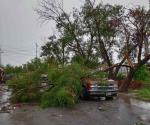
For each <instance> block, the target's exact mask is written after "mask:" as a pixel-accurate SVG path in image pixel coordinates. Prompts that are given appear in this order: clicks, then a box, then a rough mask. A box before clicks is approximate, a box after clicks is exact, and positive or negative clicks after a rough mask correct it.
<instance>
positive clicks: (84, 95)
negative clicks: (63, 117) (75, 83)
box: [80, 88, 89, 100]
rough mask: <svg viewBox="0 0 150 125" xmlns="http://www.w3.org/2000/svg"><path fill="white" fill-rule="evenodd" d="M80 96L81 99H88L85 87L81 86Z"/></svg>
mask: <svg viewBox="0 0 150 125" xmlns="http://www.w3.org/2000/svg"><path fill="white" fill-rule="evenodd" d="M80 98H81V99H83V100H88V99H89V93H88V92H87V90H86V88H83V90H82V93H81V95H80Z"/></svg>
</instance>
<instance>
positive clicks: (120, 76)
mask: <svg viewBox="0 0 150 125" xmlns="http://www.w3.org/2000/svg"><path fill="white" fill-rule="evenodd" d="M116 79H117V80H123V79H124V75H123V74H122V73H119V74H117V77H116Z"/></svg>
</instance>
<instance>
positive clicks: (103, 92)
mask: <svg viewBox="0 0 150 125" xmlns="http://www.w3.org/2000/svg"><path fill="white" fill-rule="evenodd" d="M82 86H83V91H82V94H81V98H82V99H89V98H90V97H106V99H110V98H113V97H116V96H117V93H118V85H117V83H116V82H115V81H114V80H106V81H105V83H102V82H100V81H94V80H91V79H87V78H86V79H84V80H82Z"/></svg>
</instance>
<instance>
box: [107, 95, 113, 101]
mask: <svg viewBox="0 0 150 125" xmlns="http://www.w3.org/2000/svg"><path fill="white" fill-rule="evenodd" d="M105 98H106V100H113V99H114V97H113V96H106V97H105Z"/></svg>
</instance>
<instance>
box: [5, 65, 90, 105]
mask: <svg viewBox="0 0 150 125" xmlns="http://www.w3.org/2000/svg"><path fill="white" fill-rule="evenodd" d="M45 73H46V74H48V79H49V80H50V81H51V83H53V84H54V87H53V88H51V89H48V90H46V91H44V92H40V89H39V87H40V86H41V83H40V77H41V74H45ZM87 74H88V68H86V67H84V66H81V65H79V64H75V63H74V64H71V65H68V66H65V67H61V66H57V65H49V66H48V65H47V64H45V63H43V64H41V65H40V67H39V68H37V70H35V71H32V72H31V71H30V72H27V73H24V74H22V73H21V74H18V75H17V76H16V77H14V78H13V80H11V81H8V82H7V84H8V86H9V88H11V90H12V102H13V103H18V102H39V103H40V104H41V106H42V107H44V108H45V107H49V106H61V107H64V106H73V105H75V104H76V103H77V102H78V101H79V95H80V93H81V91H82V85H81V81H80V79H81V77H83V76H86V75H87Z"/></svg>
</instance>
